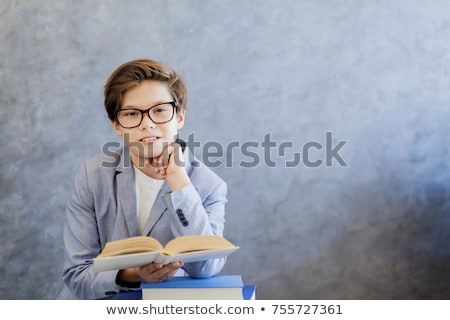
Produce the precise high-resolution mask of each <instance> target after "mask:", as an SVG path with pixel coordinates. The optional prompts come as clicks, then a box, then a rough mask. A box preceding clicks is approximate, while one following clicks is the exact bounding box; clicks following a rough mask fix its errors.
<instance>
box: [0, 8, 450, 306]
mask: <svg viewBox="0 0 450 320" xmlns="http://www.w3.org/2000/svg"><path fill="white" fill-rule="evenodd" d="M449 12H450V2H448V1H445V0H441V1H438V0H431V1H418V0H408V1H406V0H404V1H401V0H399V1H388V0H381V1H357V0H349V1H337V0H321V1H308V0H301V1H297V0H295V1H287V0H282V1H275V0H268V1H262V0H256V1H255V0H251V1H250V0H248V1H247V0H229V1H214V0H213V1H206V0H182V1H166V0H160V1H137V0H134V1H77V2H69V1H49V0H40V1H11V0H3V1H2V2H0V17H1V18H0V56H1V59H0V136H1V140H0V141H1V155H0V157H1V158H0V170H1V171H0V190H1V193H0V239H1V243H2V246H1V247H0V261H1V263H0V276H1V280H0V298H2V299H52V298H54V297H55V296H56V294H57V292H58V291H59V289H60V287H61V280H60V279H61V269H62V261H63V257H62V253H63V248H62V224H63V220H64V208H65V204H66V201H67V199H68V195H69V192H70V186H71V179H72V170H73V169H74V167H75V166H77V165H78V164H79V163H80V161H82V160H83V159H85V158H87V157H90V156H92V155H95V154H98V153H100V151H101V148H102V145H103V144H104V143H105V142H107V141H111V140H115V139H116V138H115V136H114V132H113V130H112V128H111V127H110V125H109V123H108V121H107V119H106V114H105V113H104V110H103V104H102V88H103V84H104V82H105V79H106V77H107V76H108V75H109V74H110V72H111V71H112V70H113V69H114V68H115V67H117V66H118V65H119V64H121V63H123V62H125V61H127V60H129V59H134V58H142V57H147V58H153V59H157V60H160V61H162V62H165V63H168V64H169V65H172V66H173V67H174V68H175V69H177V70H179V71H180V72H181V74H182V75H183V76H184V78H185V80H186V82H187V85H188V88H189V111H188V114H187V119H186V120H187V124H186V126H185V127H184V128H183V130H182V132H181V137H182V138H185V139H187V138H188V137H189V136H192V135H194V137H195V140H196V141H198V142H200V144H201V147H198V148H196V149H195V153H196V155H197V156H199V157H200V158H203V159H204V158H205V154H206V153H207V152H213V151H214V149H213V148H211V149H209V150H205V146H208V145H211V143H209V144H207V143H208V142H212V141H215V142H218V143H220V145H221V146H223V149H224V150H223V154H222V156H221V157H216V158H214V159H212V158H208V160H211V161H216V160H218V161H219V163H218V164H219V165H218V166H217V167H214V168H213V169H214V170H215V171H216V172H217V173H218V174H220V175H221V176H222V177H223V178H224V179H225V180H226V181H227V182H228V185H229V203H228V207H227V225H226V237H227V238H229V239H230V240H231V241H233V242H234V243H236V244H238V245H240V246H241V249H240V250H239V251H238V252H236V253H235V254H233V255H232V256H230V259H229V261H228V263H227V265H226V267H225V269H224V273H240V274H242V276H243V278H244V281H245V282H247V283H251V284H256V285H257V286H258V294H259V298H261V299H405V298H408V299H411V298H412V299H438V298H444V299H445V298H450V272H449V270H450V248H449V242H450V241H449V240H450V217H449V205H450V199H449V194H450V179H449V178H450V177H449V176H450V170H449V164H448V157H449V145H450V144H449V142H450V141H449V140H450V127H449V125H448V123H449V121H448V119H449V116H450V111H449V110H450V109H449V105H450V73H449V69H450V44H449V39H450V18H449V17H450V15H449ZM327 132H331V134H332V139H331V140H330V141H328V148H333V147H336V146H338V145H339V143H341V144H342V143H343V146H342V147H341V149H339V153H338V154H339V156H341V157H342V159H343V160H344V161H345V164H346V165H347V166H342V165H340V164H339V162H338V161H336V160H337V159H336V157H335V158H333V159H331V160H332V161H331V166H327V165H326V162H322V163H321V164H320V165H318V166H316V167H313V166H310V165H309V166H308V163H307V162H306V161H309V162H314V161H316V160H326V152H327V149H326V142H327V141H326V134H327ZM269 134H270V139H271V141H272V142H273V143H274V144H275V146H274V147H271V148H270V149H269V148H264V147H263V146H262V145H261V142H262V141H264V138H265V137H269V136H268V135H269ZM246 142H251V143H257V146H256V145H253V147H252V148H248V149H247V151H251V152H253V153H252V154H249V153H248V152H247V153H245V151H246V150H242V149H245V148H243V146H245V147H249V146H252V144H245V145H244V143H246ZM311 142H315V144H311ZM282 143H285V144H284V146H288V147H289V146H291V147H289V148H287V149H286V150H284V153H283V152H282V149H279V147H280V145H281V144H282ZM286 143H287V144H286ZM289 143H291V144H289ZM318 143H320V145H322V146H323V148H322V149H317V147H319V144H318ZM237 144H238V145H239V147H235V146H236V145H237ZM305 145H306V147H305V148H307V147H308V146H314V147H313V148H310V149H309V151H310V152H309V154H308V157H307V158H300V159H302V160H305V161H300V163H298V164H297V165H295V166H294V167H288V163H289V162H290V161H292V160H293V159H294V157H295V154H297V153H299V152H300V153H301V155H303V153H302V152H303V151H304V150H303V147H304V146H305ZM233 146H234V147H233ZM231 147H233V148H231ZM227 148H228V152H227ZM329 151H330V150H328V152H329ZM243 152H244V153H243ZM328 154H330V153H328ZM256 156H258V158H259V160H260V161H259V163H258V164H257V165H254V166H253V167H252V168H247V167H245V166H244V165H245V163H248V162H251V161H253V160H255V158H256ZM271 161H273V162H274V163H275V164H274V165H273V166H272V164H273V163H272V162H271ZM227 162H228V163H227ZM310 164H311V163H310ZM317 164H319V162H317Z"/></svg>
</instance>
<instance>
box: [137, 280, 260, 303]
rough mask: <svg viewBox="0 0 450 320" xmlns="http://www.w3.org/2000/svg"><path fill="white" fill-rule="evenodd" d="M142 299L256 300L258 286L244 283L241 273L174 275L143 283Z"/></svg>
mask: <svg viewBox="0 0 450 320" xmlns="http://www.w3.org/2000/svg"><path fill="white" fill-rule="evenodd" d="M141 289H142V300H254V299H256V287H255V286H249V285H244V283H243V281H242V277H241V276H240V275H218V276H213V277H210V278H201V279H198V278H191V277H172V278H170V279H168V280H166V281H163V282H156V283H145V282H143V283H142V284H141Z"/></svg>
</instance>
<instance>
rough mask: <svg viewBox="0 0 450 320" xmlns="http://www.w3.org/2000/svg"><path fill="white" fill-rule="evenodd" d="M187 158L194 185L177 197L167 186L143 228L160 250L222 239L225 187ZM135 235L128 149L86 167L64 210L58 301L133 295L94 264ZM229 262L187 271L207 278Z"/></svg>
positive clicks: (219, 261) (187, 266)
mask: <svg viewBox="0 0 450 320" xmlns="http://www.w3.org/2000/svg"><path fill="white" fill-rule="evenodd" d="M184 155H185V159H186V160H185V162H186V170H187V173H188V175H189V177H190V179H191V183H190V184H189V185H187V186H186V187H184V188H182V189H180V190H177V191H175V192H171V190H170V188H169V186H168V184H167V183H164V185H163V187H162V189H161V191H160V193H159V195H158V197H157V199H156V201H155V204H154V206H153V209H152V211H151V213H150V217H149V219H148V221H147V223H146V226H145V234H147V235H150V236H152V237H154V238H156V239H158V240H159V241H160V242H161V243H162V244H165V243H167V242H168V241H169V240H171V239H173V238H174V237H177V236H182V235H196V234H202V235H223V230H224V222H225V218H224V216H225V203H226V202H227V199H226V194H227V186H226V184H225V182H224V181H223V180H222V179H221V178H219V177H218V176H217V175H216V174H215V173H214V172H212V171H211V170H210V169H209V168H207V167H206V166H205V165H204V164H202V163H201V162H199V161H198V160H196V159H195V158H194V157H193V156H191V155H190V154H189V153H188V150H187V149H186V150H185V151H184ZM180 213H182V214H180ZM183 214H184V215H183ZM180 217H181V218H180ZM137 230H138V227H137V208H136V194H135V181H134V170H133V168H132V166H131V164H130V158H129V154H128V149H126V148H125V149H121V150H119V151H117V152H115V153H114V154H108V155H102V156H99V157H97V158H93V159H90V160H87V161H85V162H84V164H83V165H82V166H81V168H80V170H79V171H78V173H77V174H76V176H75V180H74V186H73V191H72V196H71V199H70V201H69V203H68V205H67V209H66V222H65V227H64V245H65V258H64V271H63V280H64V284H65V285H64V288H63V290H62V291H61V293H60V296H59V297H58V298H59V299H77V298H78V299H102V298H108V297H111V296H112V295H114V294H115V293H118V292H119V291H121V290H129V288H126V287H122V286H120V285H118V284H116V281H115V279H116V275H117V271H105V272H98V273H96V272H94V271H93V270H92V260H93V258H94V257H96V256H97V255H98V254H99V253H100V251H101V250H102V248H103V247H104V246H105V244H106V243H107V242H108V241H112V240H118V239H123V238H126V237H131V236H136V235H138V231H137ZM225 261H226V258H221V259H213V260H209V261H202V262H195V263H187V264H185V265H184V266H183V269H184V270H185V271H186V272H187V273H188V274H189V275H191V276H193V277H209V276H211V275H214V274H216V273H218V272H220V271H221V270H222V268H223V265H224V264H225Z"/></svg>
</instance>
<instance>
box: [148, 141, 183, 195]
mask: <svg viewBox="0 0 450 320" xmlns="http://www.w3.org/2000/svg"><path fill="white" fill-rule="evenodd" d="M148 164H149V165H150V166H151V167H152V168H153V170H155V172H156V173H158V174H160V175H161V176H163V177H164V179H166V181H167V183H168V184H169V187H170V189H171V190H172V191H176V190H178V189H181V188H183V187H184V186H186V185H188V184H189V183H190V182H191V180H190V179H189V176H188V175H187V173H186V169H185V165H184V156H183V152H182V149H181V146H180V145H179V144H178V143H176V142H174V143H171V144H169V145H168V146H167V147H165V148H164V150H163V152H162V153H161V155H160V156H159V157H156V158H151V159H148Z"/></svg>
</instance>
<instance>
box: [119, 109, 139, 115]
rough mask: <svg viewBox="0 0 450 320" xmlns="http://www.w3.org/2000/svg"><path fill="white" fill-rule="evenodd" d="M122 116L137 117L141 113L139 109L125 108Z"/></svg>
mask: <svg viewBox="0 0 450 320" xmlns="http://www.w3.org/2000/svg"><path fill="white" fill-rule="evenodd" d="M120 115H121V116H122V117H137V116H138V115H139V111H137V110H123V111H121V112H120Z"/></svg>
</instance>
